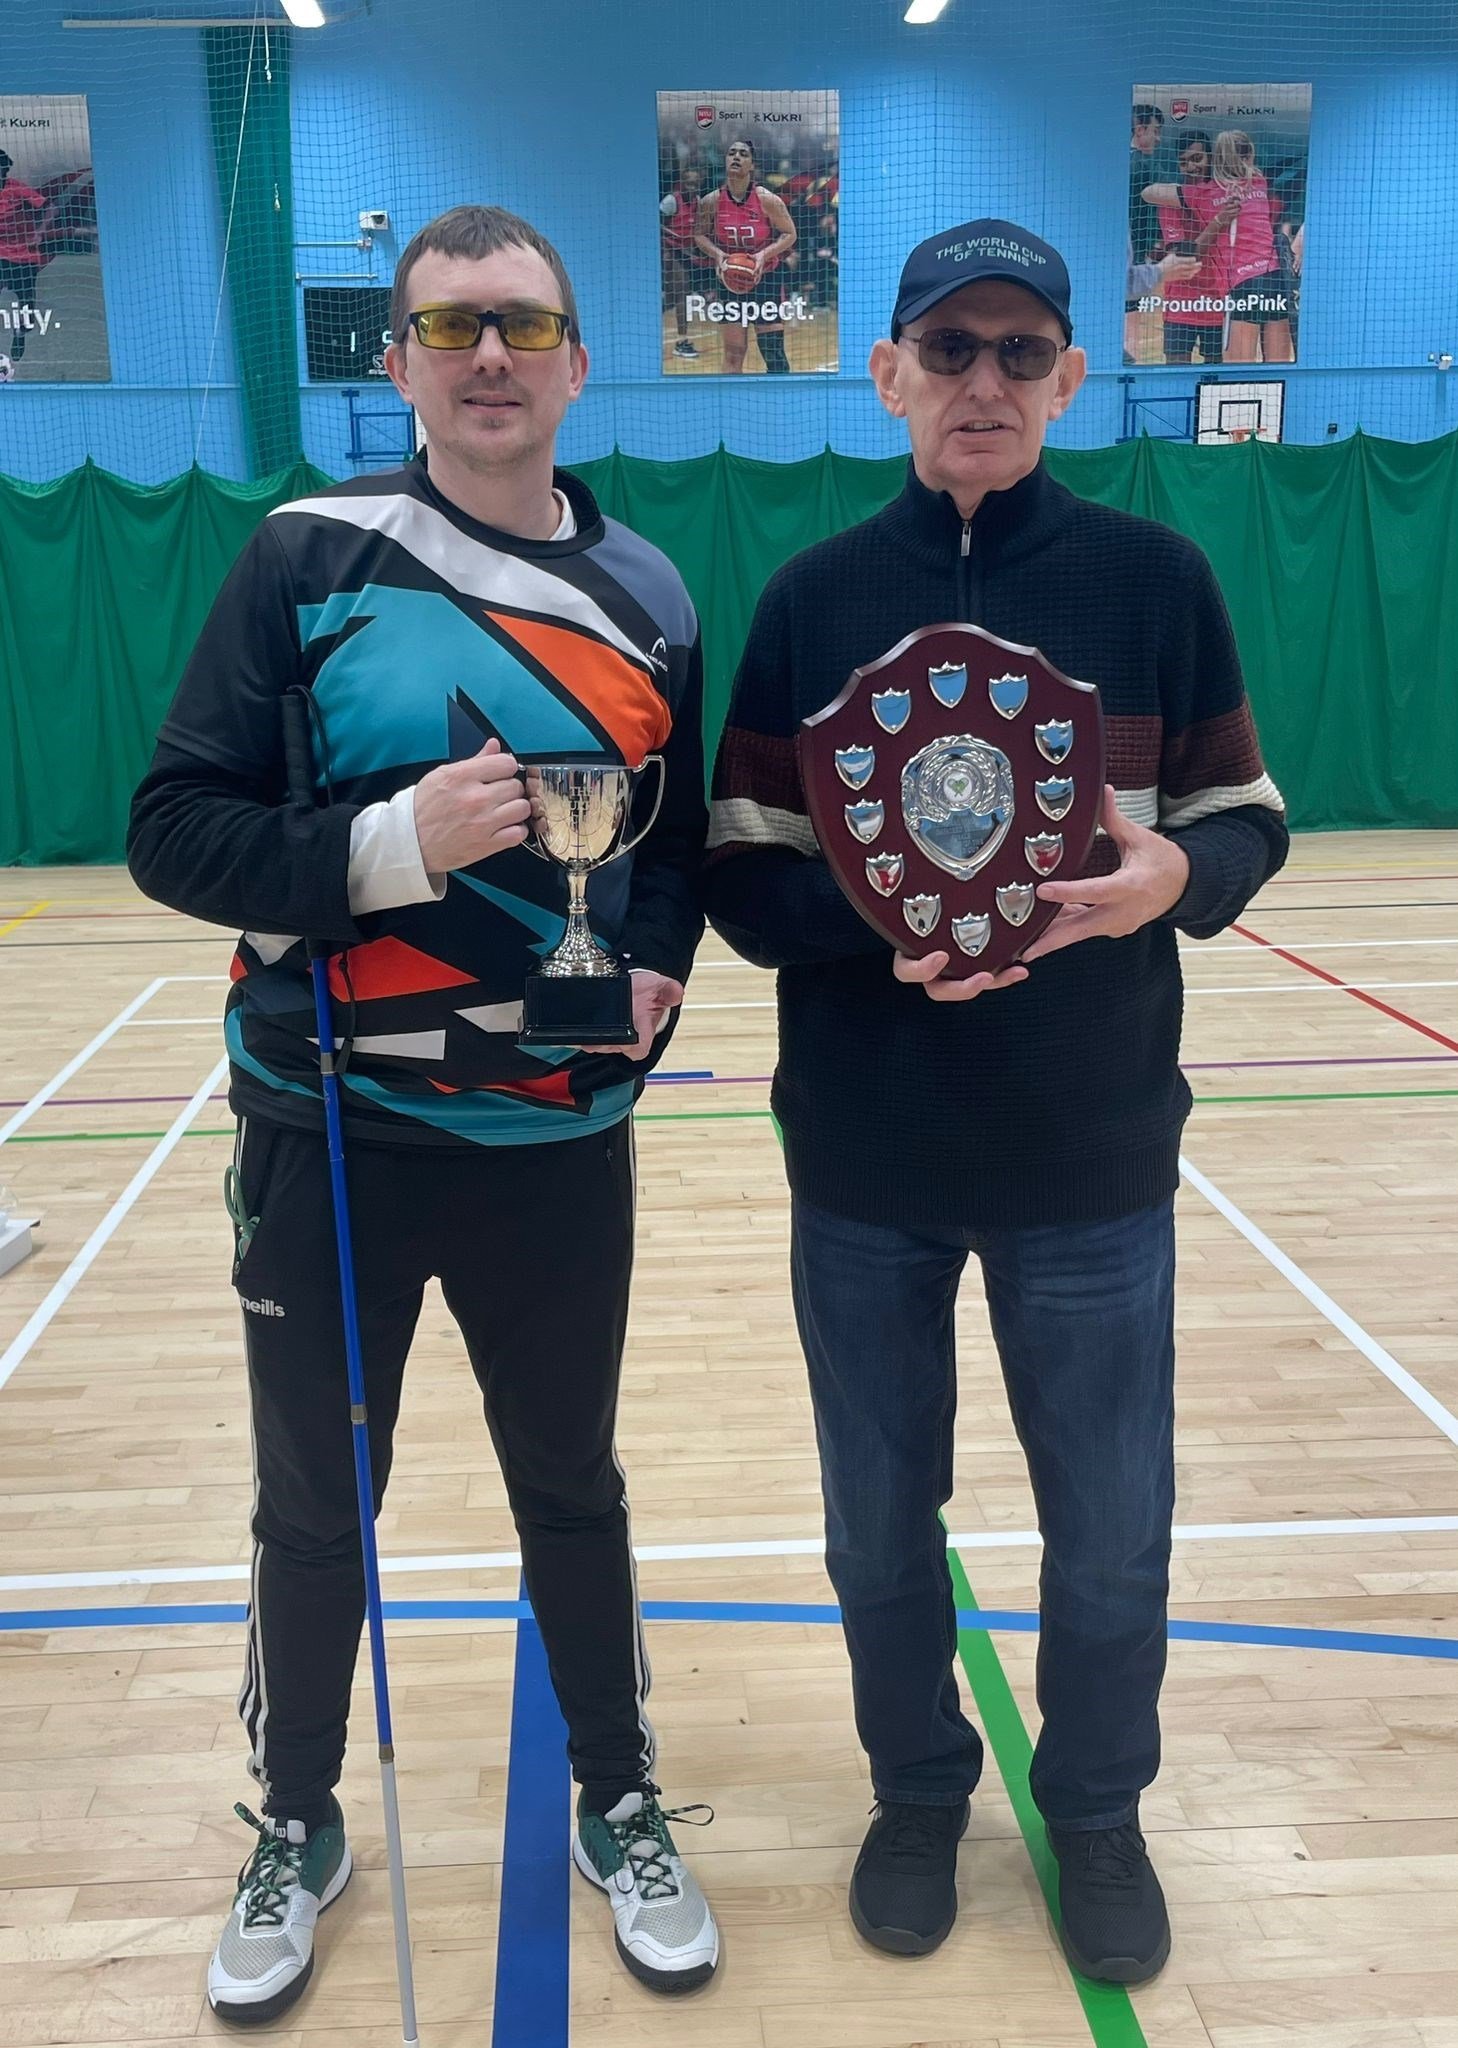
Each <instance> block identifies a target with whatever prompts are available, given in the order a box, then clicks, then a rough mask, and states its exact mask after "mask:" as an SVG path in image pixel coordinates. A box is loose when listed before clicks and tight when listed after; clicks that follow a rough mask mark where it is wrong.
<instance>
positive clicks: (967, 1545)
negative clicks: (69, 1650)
mask: <svg viewBox="0 0 1458 2048" xmlns="http://www.w3.org/2000/svg"><path fill="white" fill-rule="evenodd" d="M1450 1532H1458V1515H1372V1516H1357V1515H1344V1516H1342V1517H1341V1518H1340V1519H1339V1520H1335V1521H1314V1520H1313V1521H1305V1522H1204V1523H1195V1522H1192V1523H1188V1524H1187V1525H1186V1526H1184V1527H1183V1528H1177V1529H1176V1530H1175V1531H1174V1540H1175V1542H1176V1543H1250V1542H1261V1541H1266V1540H1268V1539H1270V1538H1285V1537H1292V1536H1417V1535H1428V1534H1439V1535H1441V1534H1447V1533H1450ZM1041 1541H1042V1538H1041V1537H1040V1536H1039V1534H1038V1532H1037V1530H1036V1529H977V1530H974V1531H972V1532H971V1533H970V1534H968V1535H965V1536H949V1537H948V1538H947V1547H948V1549H949V1550H1036V1549H1037V1548H1038V1547H1039V1545H1040V1543H1041ZM824 1552H825V1545H824V1543H823V1542H822V1541H821V1539H820V1538H819V1537H818V1536H780V1537H771V1538H767V1539H766V1540H764V1541H762V1542H755V1543H648V1544H640V1545H637V1546H635V1548H634V1551H633V1555H634V1556H635V1557H636V1558H637V1559H638V1561H639V1563H640V1564H676V1563H683V1562H686V1561H693V1560H699V1559H703V1558H711V1557H821V1556H823V1555H824ZM520 1564H521V1552H520V1551H518V1550H483V1551H472V1552H461V1551H454V1552H449V1553H447V1554H446V1555H445V1556H442V1557H382V1558H381V1559H380V1570H381V1571H382V1572H393V1573H401V1574H403V1573H412V1572H414V1573H420V1572H479V1571H515V1570H517V1569H518V1568H519V1567H520ZM251 1569H252V1568H251V1566H249V1565H246V1564H197V1565H152V1566H147V1565H139V1566H136V1567H135V1568H133V1569H131V1570H128V1571H108V1572H13V1573H11V1574H10V1575H9V1576H7V1577H4V1578H0V1593H48V1592H76V1591H84V1590H85V1589H86V1588H88V1587H102V1586H200V1585H224V1584H226V1585H234V1584H236V1585H244V1584H246V1583H247V1581H248V1578H249V1576H250V1572H251Z"/></svg>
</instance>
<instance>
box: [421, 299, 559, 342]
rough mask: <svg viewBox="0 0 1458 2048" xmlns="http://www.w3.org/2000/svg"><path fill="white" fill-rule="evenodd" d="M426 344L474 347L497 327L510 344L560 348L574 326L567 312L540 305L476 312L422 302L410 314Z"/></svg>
mask: <svg viewBox="0 0 1458 2048" xmlns="http://www.w3.org/2000/svg"><path fill="white" fill-rule="evenodd" d="M407 324H408V325H409V326H411V327H413V328H414V329H415V332H416V334H417V335H418V337H419V339H420V341H421V344H422V345H423V346H424V347H425V348H475V346H476V344H477V343H478V342H479V341H480V339H481V335H482V332H483V330H484V329H485V328H487V327H494V328H495V329H496V332H497V333H498V334H499V335H500V336H501V339H502V340H503V341H504V342H505V344H506V346H507V347H508V348H519V349H528V350H533V351H534V350H537V349H545V348H560V347H561V345H562V339H563V336H564V335H565V334H566V333H567V331H568V329H569V328H570V326H571V324H572V323H571V321H570V320H569V319H568V317H567V315H566V314H565V313H551V312H548V311H547V310H546V308H545V307H541V306H518V307H516V308H514V309H513V310H512V311H511V312H509V313H477V312H473V311H472V310H471V309H470V308H469V307H468V306H421V307H419V308H417V310H416V311H415V312H413V313H412V314H411V315H410V316H409V320H408V322H407Z"/></svg>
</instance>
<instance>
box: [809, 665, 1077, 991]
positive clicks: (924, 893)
mask: <svg viewBox="0 0 1458 2048" xmlns="http://www.w3.org/2000/svg"><path fill="white" fill-rule="evenodd" d="M799 753H800V774H801V779H802V781H803V783H804V787H805V795H806V800H807V802H808V805H809V810H810V818H811V822H812V823H813V825H814V827H815V836H816V838H817V839H818V840H819V842H820V847H821V851H822V852H823V853H824V855H825V858H826V861H827V862H828V864H829V866H830V870H831V873H832V874H833V875H834V876H835V878H836V880H837V881H838V882H839V884H840V886H841V888H842V889H843V890H844V891H845V893H846V895H847V896H849V898H850V900H851V902H852V903H853V904H854V905H855V907H856V909H857V910H858V911H859V912H860V913H861V915H862V917H864V918H865V919H866V921H867V923H868V924H871V925H873V926H874V927H875V929H876V930H877V931H878V932H880V933H881V935H882V937H883V938H885V939H888V940H889V941H890V943H891V944H892V945H893V946H895V947H896V948H897V949H898V950H899V951H900V952H903V953H910V954H912V955H914V956H916V957H917V958H924V957H925V955H926V954H928V953H934V952H943V953H946V954H948V955H949V956H950V965H949V966H948V967H947V970H946V972H947V974H948V975H949V976H952V977H955V978H959V979H961V978H965V977H966V976H967V975H970V974H980V973H984V972H986V973H996V972H997V970H998V969H999V968H1003V967H1007V966H1010V965H1011V963H1012V962H1013V961H1015V960H1016V959H1017V958H1018V955H1019V954H1020V953H1021V952H1022V951H1023V949H1024V947H1026V946H1029V945H1031V944H1032V942H1033V940H1034V939H1035V938H1037V936H1038V934H1039V933H1040V932H1042V931H1043V930H1045V929H1046V927H1047V926H1048V924H1049V923H1050V922H1051V921H1052V919H1053V918H1054V917H1055V916H1056V915H1057V912H1058V905H1057V904H1055V903H1042V902H1040V901H1039V900H1038V896H1037V893H1036V891H1037V885H1038V883H1039V882H1042V881H1048V880H1051V879H1052V877H1053V876H1054V875H1057V876H1059V877H1060V879H1062V878H1071V877H1074V876H1077V875H1079V874H1080V873H1081V872H1082V870H1083V865H1084V862H1085V861H1086V860H1087V859H1088V855H1089V849H1090V848H1091V847H1092V845H1093V842H1094V832H1095V828H1096V826H1097V823H1098V816H1099V806H1100V803H1101V801H1102V798H1103V792H1104V721H1103V711H1102V708H1101V706H1100V703H1099V693H1098V690H1097V689H1096V688H1095V686H1094V685H1093V684H1092V683H1076V682H1074V681H1073V679H1072V678H1071V677H1070V676H1065V675H1063V674H1062V673H1061V672H1060V671H1059V670H1058V669H1056V668H1054V667H1053V666H1052V665H1051V664H1050V663H1049V662H1046V661H1045V660H1044V659H1043V657H1042V655H1041V654H1039V653H1038V651H1037V649H1036V648H1034V647H1019V646H1017V645H1015V644H1014V643H1013V642H1012V641H1009V640H999V639H997V638H995V637H994V635H992V634H991V633H987V632H984V631H983V629H982V628H981V627H980V626H965V625H944V626H923V627H922V628H921V629H920V631H919V632H915V633H909V634H908V635H907V637H906V638H905V639H904V640H903V641H901V642H900V644H899V645H898V646H896V647H893V648H892V649H891V651H890V653H889V654H883V655H882V657H881V659H880V660H879V661H873V662H871V663H870V664H869V665H868V666H867V667H865V668H858V669H856V670H855V671H854V672H853V673H852V675H851V678H850V681H849V682H848V683H847V684H846V686H845V688H844V689H843V690H842V691H841V693H840V695H839V696H838V697H837V698H836V699H835V701H834V703H833V704H828V705H827V706H826V707H825V709H824V710H823V711H818V712H817V713H816V714H815V716H814V717H813V718H807V719H804V720H803V721H802V722H801V726H800V735H799Z"/></svg>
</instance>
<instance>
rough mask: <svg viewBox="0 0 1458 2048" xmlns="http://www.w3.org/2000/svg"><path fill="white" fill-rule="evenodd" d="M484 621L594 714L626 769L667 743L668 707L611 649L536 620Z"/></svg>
mask: <svg viewBox="0 0 1458 2048" xmlns="http://www.w3.org/2000/svg"><path fill="white" fill-rule="evenodd" d="M487 617H488V618H490V619H492V620H494V622H495V623H496V624H497V625H498V626H499V627H500V628H501V630H502V632H503V633H509V634H510V635H511V637H512V639H513V640H515V641H516V642H517V644H518V645H519V646H521V647H524V648H525V649H526V651H527V653H528V654H529V655H531V657H532V659H533V660H534V661H537V662H539V663H540V664H541V666H542V667H543V668H544V669H546V670H547V671H548V672H549V674H551V675H552V676H554V677H555V678H556V680H557V681H558V682H559V683H561V684H562V686H563V688H564V689H567V690H570V691H571V692H572V695H573V696H574V697H575V698H576V699H577V700H578V702H579V703H580V704H582V705H584V706H585V707H586V709H587V710H588V711H590V712H591V713H592V715H593V717H594V718H595V719H596V720H597V722H598V724H599V725H600V726H601V727H602V728H603V730H604V731H605V732H607V733H608V734H610V735H611V737H612V740H613V743H614V745H615V746H616V747H617V749H618V751H619V752H620V753H621V755H622V757H623V759H624V760H625V761H626V762H627V764H628V766H629V767H630V768H637V767H639V766H640V765H641V763H642V760H643V756H644V755H645V754H651V753H652V752H653V750H654V748H655V747H661V746H662V745H663V743H664V741H665V740H666V739H667V738H668V735H669V731H670V729H671V728H672V725H673V720H672V718H671V717H670V716H669V711H668V706H667V704H666V703H665V702H664V700H663V698H662V697H661V696H660V695H659V693H658V691H657V690H656V689H655V688H654V686H653V683H652V680H651V679H650V677H649V676H648V675H647V674H646V673H645V671H644V670H643V669H641V668H639V667H637V666H636V664H635V663H633V662H631V661H629V660H628V658H627V656H626V655H622V654H619V653H618V651H617V649H616V648H615V647H604V646H603V645H602V644H601V642H599V641H597V640H588V639H586V638H585V637H584V636H583V635H582V634H581V633H574V632H573V631H572V630H571V628H570V627H567V626H552V625H548V624H546V623H544V622H543V621H542V620H540V619H509V618H503V617H502V616H501V614H500V613H499V612H488V613H487Z"/></svg>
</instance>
